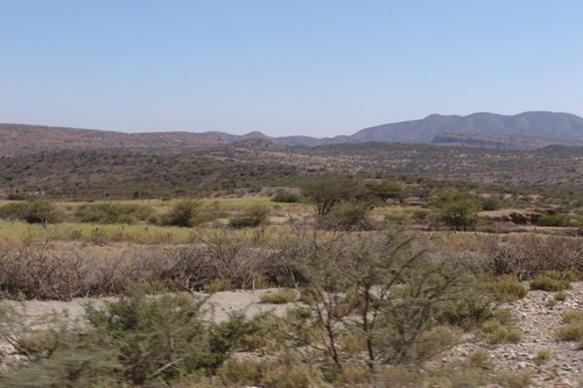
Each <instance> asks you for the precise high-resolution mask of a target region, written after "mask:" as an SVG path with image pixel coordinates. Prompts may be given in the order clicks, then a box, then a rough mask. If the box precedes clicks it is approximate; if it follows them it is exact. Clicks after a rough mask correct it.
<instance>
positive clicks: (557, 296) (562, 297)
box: [553, 291, 567, 302]
mask: <svg viewBox="0 0 583 388" xmlns="http://www.w3.org/2000/svg"><path fill="white" fill-rule="evenodd" d="M553 300H554V301H555V302H564V301H566V300H567V293H566V292H565V291H559V292H555V293H554V294H553Z"/></svg>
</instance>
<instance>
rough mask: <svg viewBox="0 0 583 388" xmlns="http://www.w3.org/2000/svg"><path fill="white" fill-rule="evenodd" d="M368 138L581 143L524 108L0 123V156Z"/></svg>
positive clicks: (576, 132) (574, 126) (574, 128)
mask: <svg viewBox="0 0 583 388" xmlns="http://www.w3.org/2000/svg"><path fill="white" fill-rule="evenodd" d="M368 142H398V143H432V144H444V145H463V146H474V147H482V148H501V149H534V148H541V147H545V146H549V145H578V146H581V145H583V118H581V117H579V116H576V115H573V114H569V113H555V112H542V111H537V112H524V113H520V114H517V115H511V116H505V115H500V114H494V113H474V114H471V115H468V116H458V115H438V114H433V115H430V116H427V117H426V118H424V119H420V120H411V121H403V122H397V123H391V124H383V125H378V126H374V127H369V128H365V129H362V130H360V131H358V132H356V133H355V134H353V135H350V136H336V137H333V138H321V139H319V138H314V137H309V136H286V137H269V136H267V135H265V134H263V133H261V132H251V133H248V134H246V135H231V134H228V133H223V132H202V133H195V132H149V133H124V132H114V131H101V130H88V129H76V128H62V127H49V126H38V125H25V124H0V156H13V155H17V154H21V153H32V152H38V151H46V150H49V151H52V150H61V149H73V150H86V149H102V148H122V149H165V150H172V151H183V150H204V149H209V148H214V147H224V146H232V145H234V146H237V145H238V146H242V147H250V148H253V147H259V148H261V149H266V148H269V147H281V146H285V147H287V146H292V147H293V146H319V145H328V144H346V143H348V144H350V143H368Z"/></svg>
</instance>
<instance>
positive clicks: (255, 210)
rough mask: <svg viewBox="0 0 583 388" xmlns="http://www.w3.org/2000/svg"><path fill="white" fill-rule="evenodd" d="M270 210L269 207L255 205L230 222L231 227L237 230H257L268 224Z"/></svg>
mask: <svg viewBox="0 0 583 388" xmlns="http://www.w3.org/2000/svg"><path fill="white" fill-rule="evenodd" d="M269 213H270V210H269V208H268V207H267V206H262V205H255V206H253V207H251V208H250V209H249V210H247V211H245V212H244V213H243V214H241V215H238V216H236V217H234V218H231V219H230V220H229V225H230V226H231V227H233V228H235V229H242V228H256V227H258V226H260V225H263V224H265V223H266V222H267V220H268V217H269Z"/></svg>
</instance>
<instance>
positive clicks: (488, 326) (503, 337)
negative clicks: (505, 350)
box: [482, 319, 522, 345]
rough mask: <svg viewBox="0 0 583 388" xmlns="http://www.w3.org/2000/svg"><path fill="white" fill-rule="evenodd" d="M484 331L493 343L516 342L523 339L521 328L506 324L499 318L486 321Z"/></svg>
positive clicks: (483, 326)
mask: <svg viewBox="0 0 583 388" xmlns="http://www.w3.org/2000/svg"><path fill="white" fill-rule="evenodd" d="M482 331H483V332H484V333H486V335H487V337H488V342H489V343H490V344H492V345H496V344H507V343H512V344H515V343H518V342H520V340H521V339H522V332H521V331H520V330H519V329H517V328H515V327H511V326H508V325H505V324H503V323H502V322H500V321H499V320H497V319H490V320H488V321H486V322H484V324H483V325H482Z"/></svg>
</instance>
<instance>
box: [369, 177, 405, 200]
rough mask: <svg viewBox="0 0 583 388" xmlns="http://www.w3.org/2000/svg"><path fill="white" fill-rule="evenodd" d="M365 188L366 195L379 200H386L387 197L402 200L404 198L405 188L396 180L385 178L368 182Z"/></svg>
mask: <svg viewBox="0 0 583 388" xmlns="http://www.w3.org/2000/svg"><path fill="white" fill-rule="evenodd" d="M366 190H367V191H368V193H367V194H368V195H370V196H371V197H373V198H374V199H377V200H379V201H380V202H386V201H387V200H388V199H392V200H395V201H398V202H402V201H403V200H404V199H405V190H404V189H403V187H402V186H401V185H399V184H398V183H396V182H391V181H387V180H384V181H380V182H379V181H375V182H369V183H367V184H366Z"/></svg>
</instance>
